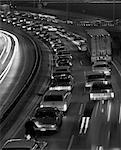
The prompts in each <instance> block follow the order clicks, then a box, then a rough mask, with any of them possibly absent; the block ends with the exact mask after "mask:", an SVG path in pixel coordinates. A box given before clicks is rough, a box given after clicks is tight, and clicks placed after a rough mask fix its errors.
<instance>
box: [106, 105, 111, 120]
mask: <svg viewBox="0 0 121 150" xmlns="http://www.w3.org/2000/svg"><path fill="white" fill-rule="evenodd" d="M110 116H111V103H109V105H108V117H107V122H109V121H110Z"/></svg>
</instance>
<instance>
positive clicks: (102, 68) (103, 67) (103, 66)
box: [92, 61, 111, 76]
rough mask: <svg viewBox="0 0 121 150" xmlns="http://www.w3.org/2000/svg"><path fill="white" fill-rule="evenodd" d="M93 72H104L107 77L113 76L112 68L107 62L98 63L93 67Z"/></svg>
mask: <svg viewBox="0 0 121 150" xmlns="http://www.w3.org/2000/svg"><path fill="white" fill-rule="evenodd" d="M92 70H93V71H99V72H104V73H105V74H106V76H111V67H110V66H109V64H108V62H106V61H96V62H95V63H94V64H93V65H92Z"/></svg>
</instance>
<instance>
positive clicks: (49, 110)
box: [30, 107, 63, 132]
mask: <svg viewBox="0 0 121 150" xmlns="http://www.w3.org/2000/svg"><path fill="white" fill-rule="evenodd" d="M62 118H63V113H62V111H59V110H58V108H56V107H37V108H36V110H35V112H34V114H33V116H32V117H31V118H30V120H31V121H32V122H33V123H34V125H33V126H34V130H35V132H37V131H41V132H45V131H58V130H59V128H60V127H61V125H62Z"/></svg>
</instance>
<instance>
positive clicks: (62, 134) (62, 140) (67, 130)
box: [15, 45, 88, 149]
mask: <svg viewBox="0 0 121 150" xmlns="http://www.w3.org/2000/svg"><path fill="white" fill-rule="evenodd" d="M68 46H69V45H68ZM69 48H70V49H71V50H72V51H71V50H70V51H71V53H72V55H73V56H74V54H76V53H75V52H77V53H78V51H76V50H77V49H76V50H74V48H71V46H69ZM74 57H76V56H74ZM74 59H75V62H76V60H77V59H76V58H74ZM75 62H73V64H74V65H73V67H75V66H76V65H75ZM76 63H77V65H78V66H79V67H78V69H77V71H76V72H75V71H74V70H73V67H72V73H73V72H74V78H75V77H76V76H78V73H79V71H80V64H79V61H77V62H76ZM80 75H81V76H78V77H76V78H78V79H77V81H76V82H78V83H77V84H74V89H73V91H72V101H71V105H70V107H69V110H68V112H67V114H66V115H65V116H64V118H63V124H62V127H61V129H60V131H59V132H58V133H55V134H52V135H51V133H50V134H49V135H46V134H45V135H42V134H38V139H39V140H41V139H43V140H46V141H47V142H48V143H49V144H48V145H49V149H57V148H58V149H67V148H68V147H69V146H70V142H71V141H72V139H73V134H74V132H75V130H76V129H75V127H76V126H75V124H77V122H78V113H79V112H80V111H81V108H82V107H81V104H82V103H83V102H86V101H87V100H88V99H87V95H85V94H83V91H82V88H83V85H82V84H81V83H80V79H81V78H83V73H82V74H81V73H80ZM80 77H81V78H80ZM24 134H25V129H24V126H22V128H21V129H20V131H19V132H18V133H17V134H16V136H15V137H16V138H23V137H24Z"/></svg>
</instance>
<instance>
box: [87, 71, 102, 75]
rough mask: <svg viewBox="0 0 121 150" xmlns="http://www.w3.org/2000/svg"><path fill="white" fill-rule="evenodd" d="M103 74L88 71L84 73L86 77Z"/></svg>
mask: <svg viewBox="0 0 121 150" xmlns="http://www.w3.org/2000/svg"><path fill="white" fill-rule="evenodd" d="M102 74H104V73H103V72H99V71H88V72H86V76H90V75H102Z"/></svg>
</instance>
